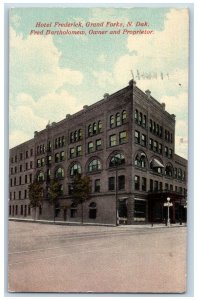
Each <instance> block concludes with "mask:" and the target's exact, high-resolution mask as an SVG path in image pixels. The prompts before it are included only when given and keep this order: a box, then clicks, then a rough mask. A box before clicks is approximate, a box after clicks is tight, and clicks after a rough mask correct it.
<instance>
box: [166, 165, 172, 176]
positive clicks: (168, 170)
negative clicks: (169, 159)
mask: <svg viewBox="0 0 198 300" xmlns="http://www.w3.org/2000/svg"><path fill="white" fill-rule="evenodd" d="M165 175H166V176H169V177H172V176H173V167H172V165H171V164H169V163H168V164H167V165H166V167H165Z"/></svg>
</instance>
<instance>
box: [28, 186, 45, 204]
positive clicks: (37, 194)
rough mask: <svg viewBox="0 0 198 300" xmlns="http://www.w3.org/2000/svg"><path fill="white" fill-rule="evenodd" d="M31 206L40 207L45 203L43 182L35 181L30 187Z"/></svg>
mask: <svg viewBox="0 0 198 300" xmlns="http://www.w3.org/2000/svg"><path fill="white" fill-rule="evenodd" d="M28 189H29V199H30V206H31V207H34V208H36V207H39V206H41V205H42V203H43V184H42V183H40V182H36V181H34V182H33V183H31V184H30V185H29V187H28Z"/></svg>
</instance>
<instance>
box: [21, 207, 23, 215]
mask: <svg viewBox="0 0 198 300" xmlns="http://www.w3.org/2000/svg"><path fill="white" fill-rule="evenodd" d="M21 215H23V205H21Z"/></svg>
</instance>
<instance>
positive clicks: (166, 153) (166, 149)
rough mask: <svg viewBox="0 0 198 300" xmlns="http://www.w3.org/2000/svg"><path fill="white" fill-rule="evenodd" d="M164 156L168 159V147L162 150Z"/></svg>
mask: <svg viewBox="0 0 198 300" xmlns="http://www.w3.org/2000/svg"><path fill="white" fill-rule="evenodd" d="M164 152H165V156H166V157H168V147H165V148H164Z"/></svg>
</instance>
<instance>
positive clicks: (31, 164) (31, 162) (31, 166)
mask: <svg viewBox="0 0 198 300" xmlns="http://www.w3.org/2000/svg"><path fill="white" fill-rule="evenodd" d="M32 168H33V161H30V169H32Z"/></svg>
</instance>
